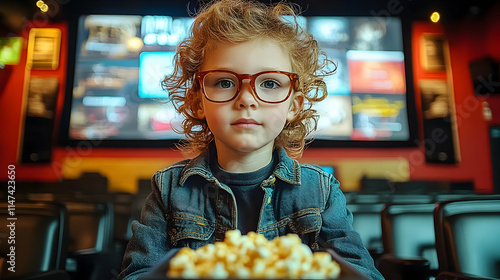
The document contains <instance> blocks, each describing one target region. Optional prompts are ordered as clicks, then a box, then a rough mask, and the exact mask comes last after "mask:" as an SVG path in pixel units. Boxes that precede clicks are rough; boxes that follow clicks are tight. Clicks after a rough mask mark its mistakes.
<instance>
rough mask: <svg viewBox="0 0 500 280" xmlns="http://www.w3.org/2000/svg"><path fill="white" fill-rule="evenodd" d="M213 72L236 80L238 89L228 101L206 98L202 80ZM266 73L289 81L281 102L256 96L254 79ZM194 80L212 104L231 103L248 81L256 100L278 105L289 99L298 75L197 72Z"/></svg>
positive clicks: (284, 72) (277, 72)
mask: <svg viewBox="0 0 500 280" xmlns="http://www.w3.org/2000/svg"><path fill="white" fill-rule="evenodd" d="M214 72H224V73H230V74H233V75H234V76H235V77H236V78H237V79H238V87H237V89H236V93H235V94H234V96H233V97H231V98H230V99H228V100H224V101H216V100H212V99H210V98H209V97H208V95H207V93H206V92H205V86H204V85H203V84H204V82H203V80H204V79H205V76H206V75H208V74H210V73H214ZM268 73H276V74H285V75H286V76H288V78H289V79H290V89H289V90H288V94H287V95H286V97H285V98H284V99H283V100H281V101H266V100H263V99H262V98H261V97H260V96H259V95H258V94H257V91H256V90H255V79H256V78H257V77H258V76H260V75H262V74H268ZM195 78H196V79H198V82H199V83H200V89H201V91H202V92H203V95H204V96H205V98H207V100H208V101H210V102H213V103H226V102H230V101H233V100H234V99H236V97H238V95H239V93H240V90H241V86H242V85H243V80H244V79H250V82H249V84H250V87H251V88H252V90H253V93H254V95H255V96H256V97H257V99H258V100H260V101H262V102H264V103H270V104H278V103H282V102H285V101H286V100H287V99H288V97H290V94H291V93H292V90H293V88H294V86H295V83H296V82H297V81H298V80H299V74H297V73H292V72H286V71H262V72H258V73H255V74H252V75H250V74H238V73H235V72H233V71H229V70H208V71H202V72H197V73H196V74H195Z"/></svg>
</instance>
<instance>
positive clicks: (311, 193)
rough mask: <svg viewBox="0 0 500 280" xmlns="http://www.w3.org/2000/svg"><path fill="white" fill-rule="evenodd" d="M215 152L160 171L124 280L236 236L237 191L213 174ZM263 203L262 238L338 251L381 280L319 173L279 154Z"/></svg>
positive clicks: (328, 180) (341, 203) (336, 192)
mask: <svg viewBox="0 0 500 280" xmlns="http://www.w3.org/2000/svg"><path fill="white" fill-rule="evenodd" d="M215 154H216V152H215V149H214V147H213V146H212V147H211V148H210V149H209V151H207V152H205V153H203V154H201V155H200V156H198V157H196V158H194V159H192V160H183V161H181V162H178V163H176V164H173V165H171V166H169V167H167V168H166V169H163V170H161V171H158V172H156V173H155V174H154V176H153V178H152V192H151V194H150V195H149V196H148V198H147V199H146V202H145V206H144V208H143V210H142V213H141V218H140V222H137V221H134V222H133V223H132V232H133V234H132V237H131V239H130V241H129V244H128V246H127V250H126V252H125V256H124V259H123V265H122V272H121V274H120V276H119V277H118V279H122V278H123V279H137V278H138V277H139V276H140V275H141V274H143V273H145V272H146V271H148V269H150V268H151V267H152V266H154V265H156V264H157V263H158V262H159V261H161V260H162V259H164V258H165V256H166V255H167V254H168V253H169V251H170V253H172V252H171V251H173V250H174V249H175V248H181V247H186V246H188V247H191V248H193V249H197V248H199V247H201V246H203V245H205V244H208V243H213V242H217V241H222V240H223V239H224V235H225V232H226V231H228V230H231V229H235V228H237V224H238V221H237V216H238V215H237V211H238V208H237V205H236V202H235V199H234V195H233V193H232V192H231V189H230V188H229V187H228V186H226V185H224V184H222V183H220V182H219V181H218V180H217V179H216V178H215V177H214V176H213V174H212V172H211V171H210V167H209V162H210V160H209V157H210V156H216V155H215ZM261 187H262V189H263V190H264V199H263V203H262V206H261V210H260V217H259V224H258V227H257V232H259V233H261V234H263V235H264V236H265V237H266V238H267V239H269V240H271V239H273V238H275V237H277V236H282V235H285V234H287V233H295V234H297V235H299V236H300V238H301V239H302V242H303V243H305V244H307V245H309V247H311V248H312V249H326V248H331V249H333V250H334V251H335V252H336V253H337V254H338V255H340V256H341V257H342V258H344V260H345V261H347V262H348V263H350V264H351V265H352V266H354V267H355V268H357V269H358V270H359V271H360V272H361V273H363V274H365V275H366V276H368V277H369V278H370V279H383V277H382V276H381V275H380V273H379V272H378V271H377V269H376V268H375V266H374V263H373V260H372V258H371V257H370V254H369V253H368V251H367V250H366V248H365V247H364V246H363V244H362V241H361V239H360V237H359V234H358V233H357V232H355V231H354V230H353V228H352V219H353V217H352V214H351V212H350V211H349V210H348V209H347V208H346V204H345V197H344V195H343V193H342V192H341V190H340V189H339V181H338V180H337V179H335V178H334V177H333V176H332V175H331V174H329V173H327V172H324V171H323V170H322V169H321V168H320V167H319V166H315V165H308V164H299V163H298V162H297V161H296V160H293V159H291V158H290V157H288V155H287V154H286V152H285V150H284V149H282V148H278V164H277V165H276V168H275V170H274V172H273V173H272V175H271V176H270V177H269V178H268V179H267V180H264V181H263V182H262V184H261Z"/></svg>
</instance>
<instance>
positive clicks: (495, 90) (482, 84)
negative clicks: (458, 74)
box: [469, 56, 500, 95]
mask: <svg viewBox="0 0 500 280" xmlns="http://www.w3.org/2000/svg"><path fill="white" fill-rule="evenodd" d="M469 70H470V75H471V79H472V83H473V85H474V93H475V94H476V95H488V94H500V72H499V64H498V61H496V60H495V59H494V58H492V57H490V56H487V57H483V58H479V59H476V60H474V61H471V62H470V63H469Z"/></svg>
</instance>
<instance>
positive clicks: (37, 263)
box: [0, 199, 69, 280]
mask: <svg viewBox="0 0 500 280" xmlns="http://www.w3.org/2000/svg"><path fill="white" fill-rule="evenodd" d="M6 200H7V199H6ZM9 205H10V206H11V207H10V208H9ZM14 207H15V208H14ZM14 207H12V205H11V204H9V203H8V202H4V201H2V202H0V219H1V220H2V221H3V222H6V223H7V224H8V225H12V226H10V227H8V226H2V227H0V258H3V259H4V263H3V269H2V270H3V272H2V271H0V279H54V280H55V279H69V278H68V275H67V273H66V272H65V271H64V269H65V264H66V257H67V250H68V234H69V227H68V226H69V224H68V210H67V208H66V207H65V206H64V205H63V204H59V203H49V202H21V201H16V202H15V203H14ZM9 210H12V211H13V213H14V215H10V213H9ZM14 242H15V243H14ZM11 246H15V247H14V249H15V250H14V251H12V250H11V249H12V248H11ZM13 253H14V254H15V256H14V257H15V259H11V257H12V255H13ZM11 260H14V261H15V268H14V269H15V272H14V273H12V271H9V270H8V268H9V267H12V265H11V264H13V263H11V264H9V263H8V261H11Z"/></svg>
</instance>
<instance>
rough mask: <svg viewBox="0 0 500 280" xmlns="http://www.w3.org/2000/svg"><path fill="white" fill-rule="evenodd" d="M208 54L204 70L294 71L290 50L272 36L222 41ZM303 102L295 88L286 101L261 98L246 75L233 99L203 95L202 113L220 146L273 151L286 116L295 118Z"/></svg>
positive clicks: (253, 150)
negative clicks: (234, 41)
mask: <svg viewBox="0 0 500 280" xmlns="http://www.w3.org/2000/svg"><path fill="white" fill-rule="evenodd" d="M205 57H206V58H205V61H204V62H203V64H202V66H201V69H200V72H201V71H208V70H228V71H232V72H235V73H238V74H250V75H252V74H255V73H258V72H262V71H277V70H279V71H286V72H291V71H292V65H291V61H290V58H289V55H288V52H287V51H286V50H285V49H284V48H283V47H281V45H279V44H278V43H276V42H274V41H272V40H252V41H248V42H244V43H239V44H232V43H218V44H217V45H216V46H214V47H213V48H212V50H211V51H210V52H208V53H207V54H206V56H205ZM256 86H257V85H256ZM199 94H201V95H203V93H202V92H200V93H199ZM302 104H303V97H302V95H301V94H298V93H294V92H293V91H292V94H291V95H290V97H289V98H288V99H286V100H285V101H284V102H282V103H277V104H271V103H265V102H263V101H260V100H259V99H258V98H257V97H256V96H255V93H254V92H253V90H252V88H251V87H250V83H249V80H248V79H246V80H243V84H242V86H241V89H240V92H239V93H238V95H237V96H236V98H235V99H234V100H231V101H229V102H225V103H214V102H211V101H209V100H207V99H206V97H204V96H203V98H202V111H200V112H199V117H200V118H203V117H205V118H206V120H207V123H208V126H209V128H210V130H211V131H212V133H213V135H214V138H215V143H216V145H217V149H218V150H224V151H226V152H229V151H235V152H239V153H253V152H262V151H269V152H270V151H272V148H273V144H274V139H275V138H276V137H277V136H278V135H279V134H280V133H281V131H282V129H283V127H284V125H285V122H286V120H292V119H293V118H294V117H295V115H296V114H297V113H298V112H299V111H300V109H301V107H302Z"/></svg>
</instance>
